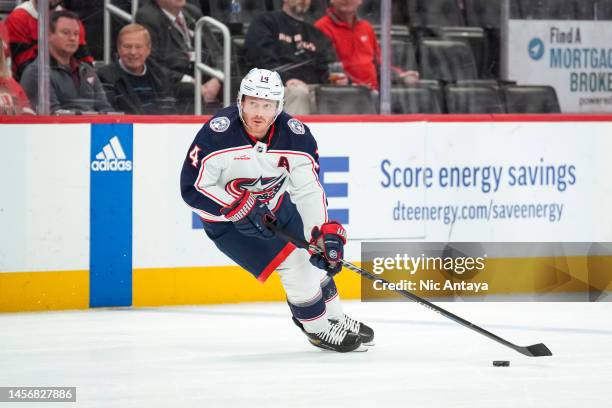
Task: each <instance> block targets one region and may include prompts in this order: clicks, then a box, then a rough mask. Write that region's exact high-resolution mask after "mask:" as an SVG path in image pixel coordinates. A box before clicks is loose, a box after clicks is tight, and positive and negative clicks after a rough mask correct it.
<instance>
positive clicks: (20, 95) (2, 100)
mask: <svg viewBox="0 0 612 408" xmlns="http://www.w3.org/2000/svg"><path fill="white" fill-rule="evenodd" d="M22 113H29V114H33V113H34V111H33V110H32V107H31V106H30V101H29V100H28V97H27V96H26V94H25V92H24V91H23V88H22V87H21V85H19V83H17V81H15V80H14V79H13V78H11V77H8V78H2V77H0V115H21V114H22Z"/></svg>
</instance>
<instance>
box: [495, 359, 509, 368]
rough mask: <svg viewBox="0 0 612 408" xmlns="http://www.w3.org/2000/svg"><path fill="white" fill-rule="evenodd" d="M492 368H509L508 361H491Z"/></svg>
mask: <svg viewBox="0 0 612 408" xmlns="http://www.w3.org/2000/svg"><path fill="white" fill-rule="evenodd" d="M493 367H510V361H508V360H495V361H493Z"/></svg>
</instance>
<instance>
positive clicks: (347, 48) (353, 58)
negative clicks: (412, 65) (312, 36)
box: [315, 0, 419, 90]
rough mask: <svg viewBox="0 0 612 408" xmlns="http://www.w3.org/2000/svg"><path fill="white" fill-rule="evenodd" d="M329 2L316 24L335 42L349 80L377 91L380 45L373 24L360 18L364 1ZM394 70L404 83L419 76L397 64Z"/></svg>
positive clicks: (340, 0)
mask: <svg viewBox="0 0 612 408" xmlns="http://www.w3.org/2000/svg"><path fill="white" fill-rule="evenodd" d="M330 5H331V7H330V8H328V9H327V13H326V15H325V16H323V17H321V18H320V19H319V20H317V22H316V23H315V27H317V28H318V29H319V30H321V31H322V32H323V34H325V35H326V36H327V37H328V38H329V39H330V41H331V42H332V43H333V44H334V47H335V48H336V53H337V54H338V58H340V60H341V61H342V65H343V68H344V72H345V73H346V74H347V76H348V77H349V78H350V80H351V81H352V82H353V83H354V84H357V85H366V86H368V87H370V88H372V89H374V90H378V66H379V65H380V46H379V45H378V40H377V39H376V34H375V33H374V29H373V28H372V25H371V24H370V23H369V22H368V21H366V20H361V19H359V18H357V9H358V8H359V6H361V0H331V1H330ZM392 70H393V72H394V73H395V75H397V76H398V77H399V78H401V79H402V80H403V81H404V82H405V83H413V82H415V81H416V80H418V78H419V74H418V72H416V71H402V70H401V69H400V68H397V67H392Z"/></svg>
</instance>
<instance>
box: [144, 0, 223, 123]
mask: <svg viewBox="0 0 612 408" xmlns="http://www.w3.org/2000/svg"><path fill="white" fill-rule="evenodd" d="M200 17H202V15H201V13H200V12H199V10H198V9H197V7H194V6H193V5H191V4H187V2H186V0H151V1H149V2H148V3H146V4H145V5H144V6H142V7H141V8H140V10H138V13H137V14H136V22H137V23H139V24H141V25H143V26H144V27H145V28H146V29H147V30H148V32H149V34H150V35H151V58H152V59H153V60H154V61H155V62H157V63H159V64H160V65H161V66H164V67H166V68H167V69H168V70H169V75H170V77H169V79H170V81H171V82H172V83H174V84H179V85H180V86H177V87H175V89H176V91H175V94H176V95H177V96H178V97H179V98H181V99H183V100H185V101H186V102H187V103H193V99H194V98H193V84H194V78H193V72H194V71H193V68H194V62H195V51H194V32H193V30H194V28H195V23H196V22H197V20H198V19H199V18H200ZM204 35H208V36H209V37H211V38H210V39H211V40H212V34H210V33H206V32H205V34H204ZM206 54H207V53H206V52H205V55H206ZM203 62H204V63H207V64H208V65H211V64H212V62H211V58H210V54H209V53H208V58H207V59H206V60H205V61H203ZM204 81H205V82H204V84H203V85H202V89H201V93H202V97H203V98H204V102H206V103H210V102H214V101H216V100H217V95H218V94H219V90H220V89H221V82H220V81H219V80H218V79H216V78H210V77H208V78H207V79H205V80H204ZM189 97H191V100H189ZM183 113H189V112H183Z"/></svg>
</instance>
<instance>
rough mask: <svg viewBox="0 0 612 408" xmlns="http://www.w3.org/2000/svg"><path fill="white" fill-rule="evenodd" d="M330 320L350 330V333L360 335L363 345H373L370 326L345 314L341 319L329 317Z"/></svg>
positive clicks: (372, 334)
mask: <svg viewBox="0 0 612 408" xmlns="http://www.w3.org/2000/svg"><path fill="white" fill-rule="evenodd" d="M330 322H334V323H337V324H339V325H340V326H341V327H342V328H343V329H345V330H348V331H350V332H351V333H355V334H358V335H359V337H361V342H362V344H363V345H364V346H373V345H374V330H372V328H371V327H370V326H367V325H366V324H364V323H361V322H360V321H358V320H355V319H351V318H350V317H348V316H347V315H344V316H343V317H342V319H341V320H339V321H338V320H333V319H330Z"/></svg>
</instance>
